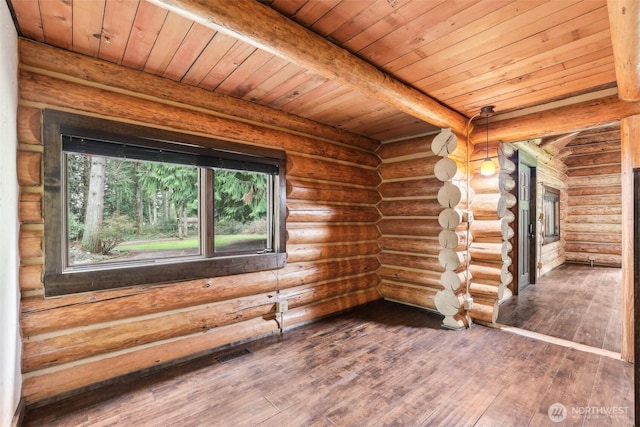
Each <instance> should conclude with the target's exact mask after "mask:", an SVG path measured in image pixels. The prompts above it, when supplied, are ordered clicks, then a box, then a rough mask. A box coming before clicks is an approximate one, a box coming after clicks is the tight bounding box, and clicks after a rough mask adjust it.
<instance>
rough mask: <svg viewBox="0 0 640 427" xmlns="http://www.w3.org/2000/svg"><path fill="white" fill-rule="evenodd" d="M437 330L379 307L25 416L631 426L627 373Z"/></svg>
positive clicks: (109, 422) (515, 338)
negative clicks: (554, 413) (559, 412)
mask: <svg viewBox="0 0 640 427" xmlns="http://www.w3.org/2000/svg"><path fill="white" fill-rule="evenodd" d="M440 322H441V317H440V316H437V315H434V314H432V313H429V312H426V311H424V310H420V309H417V308H414V307H408V306H402V305H399V304H394V303H390V302H385V301H378V302H375V303H372V304H368V305H366V306H363V307H361V308H359V309H357V310H354V311H351V312H349V313H346V314H343V315H341V316H336V317H332V318H327V319H324V320H322V321H319V322H316V323H313V324H310V325H306V326H303V327H299V328H296V329H292V330H288V331H285V334H284V337H283V338H280V337H279V336H271V337H267V338H264V339H261V340H257V341H254V342H250V343H246V344H244V345H242V346H240V347H238V348H236V349H231V350H227V352H226V353H224V354H229V353H232V352H233V351H238V350H245V349H246V350H249V352H247V353H241V352H239V353H238V355H239V357H237V358H232V359H230V360H224V359H223V358H220V357H219V356H221V354H214V355H209V356H205V357H202V358H200V359H197V360H193V361H191V362H189V363H185V364H182V365H179V366H175V367H173V368H170V369H167V370H164V371H161V372H158V373H155V374H152V375H147V376H144V377H138V378H129V379H126V380H122V381H120V382H118V383H116V384H112V385H110V386H107V387H104V388H102V389H97V390H93V391H91V392H86V393H84V394H83V395H81V396H76V397H73V398H70V399H68V400H66V401H62V402H58V403H56V404H50V405H49V406H44V407H40V408H28V410H27V413H26V416H25V422H24V424H23V425H24V426H116V425H117V426H234V427H236V426H279V427H281V426H287V427H290V426H473V425H475V426H491V427H499V426H545V425H548V426H552V425H563V426H578V425H579V426H628V425H632V424H633V366H632V365H630V364H628V363H625V362H623V361H620V360H614V359H611V358H609V357H603V356H598V355H595V354H592V353H586V352H580V351H577V350H574V349H570V348H565V347H560V346H557V345H554V344H550V343H546V342H542V341H536V340H534V339H531V338H527V337H523V336H519V335H515V334H510V333H507V332H503V331H500V330H498V329H492V328H487V327H484V326H479V325H473V326H472V327H471V328H469V329H466V330H463V331H452V330H446V329H441V328H440ZM221 361H222V362H223V363H221ZM554 403H561V404H563V405H564V406H565V407H566V409H567V415H566V420H565V421H564V423H562V424H556V423H554V422H552V421H551V419H550V418H549V416H548V411H549V408H550V406H551V405H552V404H554ZM585 412H589V413H590V415H588V416H587V415H585ZM595 412H597V414H595ZM607 414H608V415H607Z"/></svg>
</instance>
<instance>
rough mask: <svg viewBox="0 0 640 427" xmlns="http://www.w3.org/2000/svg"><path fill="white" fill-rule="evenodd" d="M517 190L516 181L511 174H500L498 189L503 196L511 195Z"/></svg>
mask: <svg viewBox="0 0 640 427" xmlns="http://www.w3.org/2000/svg"><path fill="white" fill-rule="evenodd" d="M514 188H516V180H515V178H514V177H513V175H512V173H510V172H500V173H499V174H498V189H499V191H500V193H501V194H505V193H509V192H511V191H512V190H513V189H514Z"/></svg>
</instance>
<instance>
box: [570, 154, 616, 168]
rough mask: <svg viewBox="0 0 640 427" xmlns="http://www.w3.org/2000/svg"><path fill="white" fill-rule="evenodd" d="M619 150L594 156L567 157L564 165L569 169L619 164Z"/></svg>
mask: <svg viewBox="0 0 640 427" xmlns="http://www.w3.org/2000/svg"><path fill="white" fill-rule="evenodd" d="M620 161H621V160H620V150H613V151H607V152H600V153H594V154H580V155H576V154H574V155H572V156H570V157H567V159H566V160H565V161H564V163H565V164H566V165H567V167H568V168H569V169H571V168H580V167H586V166H600V165H610V164H617V163H620Z"/></svg>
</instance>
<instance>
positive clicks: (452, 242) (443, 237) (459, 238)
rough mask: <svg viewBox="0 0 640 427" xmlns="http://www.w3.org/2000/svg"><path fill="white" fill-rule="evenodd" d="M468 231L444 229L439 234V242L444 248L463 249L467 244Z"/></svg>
mask: <svg viewBox="0 0 640 427" xmlns="http://www.w3.org/2000/svg"><path fill="white" fill-rule="evenodd" d="M467 241H468V239H467V233H465V232H460V231H454V230H442V231H440V233H439V234H438V243H440V246H441V247H442V248H446V249H456V250H462V248H464V247H466V244H467Z"/></svg>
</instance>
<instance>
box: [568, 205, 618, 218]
mask: <svg viewBox="0 0 640 427" xmlns="http://www.w3.org/2000/svg"><path fill="white" fill-rule="evenodd" d="M603 209H606V211H607V212H608V213H610V214H611V215H621V214H622V206H616V205H613V206H612V205H607V206H606V207H604V206H583V205H578V206H570V205H567V207H566V209H565V212H566V214H567V218H571V217H572V216H574V215H599V214H601V213H602V212H603Z"/></svg>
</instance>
